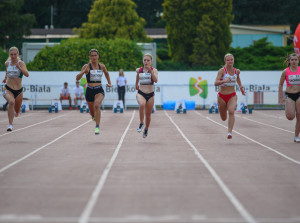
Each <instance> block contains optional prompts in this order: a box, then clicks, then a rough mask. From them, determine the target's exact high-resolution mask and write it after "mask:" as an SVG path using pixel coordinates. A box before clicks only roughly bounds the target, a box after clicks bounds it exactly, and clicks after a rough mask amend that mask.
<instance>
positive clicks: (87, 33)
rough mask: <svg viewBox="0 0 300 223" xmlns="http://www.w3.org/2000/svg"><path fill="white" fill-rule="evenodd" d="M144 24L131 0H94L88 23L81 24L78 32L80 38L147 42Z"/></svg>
mask: <svg viewBox="0 0 300 223" xmlns="http://www.w3.org/2000/svg"><path fill="white" fill-rule="evenodd" d="M145 23H146V22H145V20H144V19H143V18H140V17H139V16H138V14H137V12H136V4H135V3H134V2H133V1H131V0H114V1H111V0H95V2H94V4H93V6H92V9H91V11H90V13H89V14H88V22H86V23H83V24H82V27H81V28H80V29H78V32H79V36H80V37H81V38H107V39H114V38H123V39H130V40H138V41H147V40H149V39H148V38H147V36H146V32H145V31H144V25H145Z"/></svg>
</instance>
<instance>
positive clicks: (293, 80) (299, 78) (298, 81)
mask: <svg viewBox="0 0 300 223" xmlns="http://www.w3.org/2000/svg"><path fill="white" fill-rule="evenodd" d="M289 83H290V85H300V75H289Z"/></svg>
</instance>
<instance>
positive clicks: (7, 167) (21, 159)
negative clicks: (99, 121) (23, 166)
mask: <svg viewBox="0 0 300 223" xmlns="http://www.w3.org/2000/svg"><path fill="white" fill-rule="evenodd" d="M91 121H92V120H89V121H86V122H84V123H83V124H81V125H79V126H77V127H76V128H74V129H71V130H70V131H68V132H66V133H64V134H63V135H61V136H59V137H57V138H56V139H54V140H52V141H51V142H49V143H47V144H45V145H43V146H41V147H39V148H37V149H36V150H34V151H32V152H31V153H28V154H27V155H25V156H23V157H22V158H20V159H18V160H16V161H14V162H12V163H10V164H8V165H6V166H5V167H3V168H1V169H0V173H2V172H4V171H5V170H7V169H9V168H10V167H13V166H15V165H17V164H18V163H20V162H21V161H23V160H25V159H27V158H28V157H30V156H32V155H34V154H35V153H37V152H39V151H40V150H42V149H44V148H45V147H47V146H49V145H51V144H53V143H55V142H56V141H57V140H59V139H61V138H62V137H64V136H66V135H68V134H69V133H71V132H73V131H75V130H76V129H79V128H80V127H82V126H83V125H85V124H87V123H88V122H91Z"/></svg>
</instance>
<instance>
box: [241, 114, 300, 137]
mask: <svg viewBox="0 0 300 223" xmlns="http://www.w3.org/2000/svg"><path fill="white" fill-rule="evenodd" d="M236 117H239V118H243V119H246V120H249V121H251V122H255V123H258V124H261V125H265V126H269V127H272V128H274V129H279V130H282V131H285V132H289V133H295V132H292V131H290V130H286V129H282V128H279V127H277V126H274V125H269V124H266V123H263V122H259V121H255V120H253V119H250V118H246V117H241V116H236Z"/></svg>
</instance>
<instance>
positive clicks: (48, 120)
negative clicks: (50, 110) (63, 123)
mask: <svg viewBox="0 0 300 223" xmlns="http://www.w3.org/2000/svg"><path fill="white" fill-rule="evenodd" d="M63 116H66V114H65V115H61V116H58V117H55V118H50V119H47V120H45V121H42V122H38V123H35V124H33V125H29V126H26V127H24V128H20V129H16V130H13V131H11V132H7V133H4V134H2V135H0V137H1V136H5V135H8V134H12V133H14V132H18V131H21V130H24V129H28V128H31V127H33V126H36V125H40V124H43V123H46V122H50V121H52V120H54V119H57V118H61V117H63Z"/></svg>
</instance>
